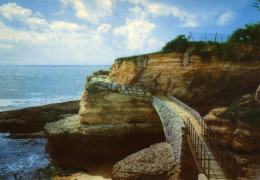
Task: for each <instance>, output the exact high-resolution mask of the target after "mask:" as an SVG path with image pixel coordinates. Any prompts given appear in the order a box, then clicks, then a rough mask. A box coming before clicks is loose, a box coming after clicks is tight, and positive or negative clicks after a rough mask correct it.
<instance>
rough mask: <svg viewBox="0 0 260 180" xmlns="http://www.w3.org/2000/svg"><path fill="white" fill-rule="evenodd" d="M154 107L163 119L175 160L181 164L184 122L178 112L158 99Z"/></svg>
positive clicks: (154, 100)
mask: <svg viewBox="0 0 260 180" xmlns="http://www.w3.org/2000/svg"><path fill="white" fill-rule="evenodd" d="M153 106H154V108H155V110H156V111H157V113H158V115H159V117H160V119H161V122H162V125H163V130H164V134H165V137H166V140H167V142H168V143H169V144H171V146H172V148H173V153H174V155H175V160H176V161H178V162H180V156H181V145H182V126H183V120H182V118H181V117H180V116H179V115H178V113H177V112H176V111H174V110H173V109H171V108H170V107H169V106H168V105H167V104H165V103H164V102H163V101H161V100H160V99H158V98H156V97H153Z"/></svg>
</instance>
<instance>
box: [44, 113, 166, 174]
mask: <svg viewBox="0 0 260 180" xmlns="http://www.w3.org/2000/svg"><path fill="white" fill-rule="evenodd" d="M45 133H46V135H47V138H48V142H47V147H46V148H47V151H48V153H49V154H50V155H51V157H52V158H53V159H55V160H56V161H57V162H58V163H59V164H60V165H63V166H65V167H70V168H81V169H82V168H83V169H87V168H88V166H90V165H94V164H99V165H101V164H104V163H115V162H117V161H119V160H120V159H122V158H124V157H126V156H127V155H129V154H132V153H134V152H136V151H138V150H140V149H143V148H145V147H148V146H149V145H151V144H154V143H156V142H161V141H164V140H165V137H164V135H163V130H162V127H161V126H160V125H159V124H150V123H145V122H135V123H127V122H122V123H118V124H113V123H100V124H95V125H86V124H82V123H80V120H79V116H72V117H69V118H66V119H64V120H60V121H56V122H53V123H48V124H46V126H45Z"/></svg>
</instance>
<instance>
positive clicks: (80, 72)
mask: <svg viewBox="0 0 260 180" xmlns="http://www.w3.org/2000/svg"><path fill="white" fill-rule="evenodd" d="M109 68H110V65H100V66H36V65H23V66H18V65H17V66H0V112H2V111H8V110H17V109H22V108H26V107H32V106H40V105H45V104H51V103H58V102H65V101H70V100H80V98H81V93H82V92H83V90H84V85H85V83H86V77H87V76H88V75H91V74H92V73H93V72H94V71H97V70H100V69H102V70H109ZM45 145H46V139H43V138H36V139H11V138H9V134H8V133H0V180H18V179H19V180H20V179H21V180H23V179H25V180H30V179H32V180H35V179H49V178H48V177H47V175H46V174H48V172H46V169H47V171H48V168H49V169H50V168H53V167H52V164H51V159H50V157H49V155H48V154H46V153H45Z"/></svg>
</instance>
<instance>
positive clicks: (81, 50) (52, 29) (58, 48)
mask: <svg viewBox="0 0 260 180" xmlns="http://www.w3.org/2000/svg"><path fill="white" fill-rule="evenodd" d="M8 6H9V5H8ZM3 7H4V5H3V6H0V9H1V11H0V14H2V15H3V14H7V15H6V16H7V17H8V18H7V20H9V21H13V20H15V21H19V22H20V23H21V24H22V25H21V26H20V28H19V29H17V28H15V27H12V26H10V25H7V24H4V23H3V22H2V21H1V20H0V48H2V49H10V48H12V51H14V52H16V53H12V54H9V56H7V58H10V59H11V58H13V62H15V61H18V59H21V58H22V59H26V62H31V63H33V64H40V63H41V60H42V59H44V64H98V63H103V64H111V61H112V60H113V59H109V58H108V57H112V54H114V52H113V51H105V52H104V51H103V50H104V49H109V48H107V45H106V43H107V42H105V41H104V37H106V35H104V37H103V34H104V33H106V32H109V30H110V29H111V28H112V26H111V25H110V24H102V25H100V26H99V27H97V28H92V29H89V28H88V27H87V26H86V25H82V24H77V23H71V22H65V21H54V22H48V21H47V20H45V19H44V18H39V15H37V14H35V15H34V14H33V13H32V11H31V10H30V9H25V8H23V7H21V6H18V5H16V4H12V5H11V6H9V7H8V8H9V9H8V8H6V7H4V11H3ZM12 8H14V9H19V10H20V11H21V12H30V13H29V14H28V13H27V14H26V16H22V17H18V16H17V15H14V14H19V13H10V12H15V10H13V9H12ZM6 9H8V11H7V10H6ZM7 12H8V13H7ZM20 14H21V13H20ZM108 42H109V41H108ZM101 51H102V53H96V52H101ZM3 52H5V51H3ZM6 52H7V51H6ZM25 57H26V58H25ZM7 58H5V61H6V60H7ZM0 61H3V60H1V59H0ZM0 63H3V62H0ZM4 63H5V62H4ZM18 63H19V62H18ZM22 63H23V62H22Z"/></svg>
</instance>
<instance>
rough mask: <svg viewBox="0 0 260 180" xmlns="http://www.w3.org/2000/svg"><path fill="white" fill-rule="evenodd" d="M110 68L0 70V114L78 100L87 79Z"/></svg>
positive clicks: (20, 68)
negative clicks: (100, 70) (94, 72)
mask: <svg viewBox="0 0 260 180" xmlns="http://www.w3.org/2000/svg"><path fill="white" fill-rule="evenodd" d="M109 67H110V66H0V111H6V110H15V109H21V108H25V107H31V106H39V105H44V104H50V103H56V102H64V101H69V100H79V99H80V98H81V93H82V92H83V89H84V84H85V83H86V76H87V75H90V74H92V72H93V71H97V70H99V69H103V70H109Z"/></svg>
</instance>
